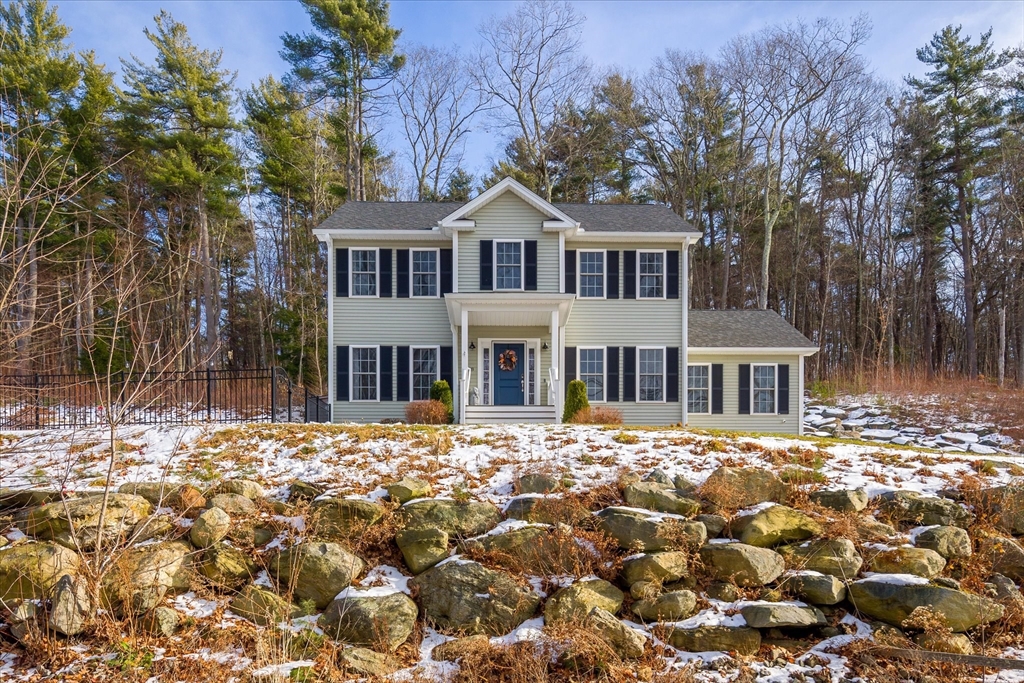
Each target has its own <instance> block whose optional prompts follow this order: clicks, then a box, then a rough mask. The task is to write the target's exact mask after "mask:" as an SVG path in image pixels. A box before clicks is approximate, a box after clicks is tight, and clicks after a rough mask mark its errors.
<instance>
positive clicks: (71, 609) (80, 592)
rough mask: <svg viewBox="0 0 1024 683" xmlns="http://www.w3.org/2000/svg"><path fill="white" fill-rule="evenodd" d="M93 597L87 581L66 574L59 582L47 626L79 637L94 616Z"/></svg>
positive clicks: (55, 587) (54, 592)
mask: <svg viewBox="0 0 1024 683" xmlns="http://www.w3.org/2000/svg"><path fill="white" fill-rule="evenodd" d="M93 612H94V610H93V604H92V597H91V596H90V595H89V588H88V586H86V585H85V581H83V580H81V579H78V578H75V577H72V576H71V575H70V574H65V575H64V576H62V577H60V579H59V580H58V581H57V585H56V586H54V589H53V598H52V600H51V602H50V613H49V615H48V617H47V620H46V624H47V625H48V626H49V627H50V628H52V629H53V630H54V631H56V632H57V633H63V634H64V635H66V636H77V635H78V634H79V633H81V632H82V631H84V630H85V627H86V625H87V624H88V623H89V620H90V619H92V616H93Z"/></svg>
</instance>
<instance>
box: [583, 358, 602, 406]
mask: <svg viewBox="0 0 1024 683" xmlns="http://www.w3.org/2000/svg"><path fill="white" fill-rule="evenodd" d="M577 353H578V354H579V377H580V379H581V380H582V381H583V383H584V384H586V385H587V400H588V401H604V349H603V348H600V349H582V348H581V349H579V350H578V351H577Z"/></svg>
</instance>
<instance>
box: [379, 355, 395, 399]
mask: <svg viewBox="0 0 1024 683" xmlns="http://www.w3.org/2000/svg"><path fill="white" fill-rule="evenodd" d="M394 348H395V347H393V346H382V347H380V351H379V353H380V400H382V401H394V400H395V390H394V387H395V381H394V380H395V375H394V367H395V366H394V358H395V351H394Z"/></svg>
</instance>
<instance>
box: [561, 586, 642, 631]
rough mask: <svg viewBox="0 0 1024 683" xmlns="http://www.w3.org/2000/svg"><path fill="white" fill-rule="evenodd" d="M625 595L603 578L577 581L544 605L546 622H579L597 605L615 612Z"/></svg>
mask: <svg viewBox="0 0 1024 683" xmlns="http://www.w3.org/2000/svg"><path fill="white" fill-rule="evenodd" d="M624 597H625V596H624V595H623V594H622V591H620V590H619V589H618V588H616V587H615V586H613V585H612V584H610V583H608V582H607V581H602V580H601V579H588V580H583V581H577V582H576V583H574V584H572V585H571V586H567V587H566V588H562V589H560V590H558V591H557V592H556V593H555V594H554V595H552V596H551V597H550V598H548V601H547V603H546V604H545V605H544V623H545V624H554V623H559V622H563V623H564V622H578V621H579V620H581V619H583V618H584V617H586V616H587V615H588V614H590V611H591V610H592V609H594V608H595V607H599V608H601V609H602V610H604V611H606V612H609V613H611V614H615V613H616V612H618V611H619V610H620V609H621V608H622V600H623V598H624Z"/></svg>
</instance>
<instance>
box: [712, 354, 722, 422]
mask: <svg viewBox="0 0 1024 683" xmlns="http://www.w3.org/2000/svg"><path fill="white" fill-rule="evenodd" d="M723 369H724V368H723V367H722V364H721V363H715V364H714V365H712V366H711V414H712V415H721V414H722V413H724V412H725V408H724V405H723V404H724V400H725V393H724V389H725V387H724V386H723V384H724V381H723V372H722V370H723Z"/></svg>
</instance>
